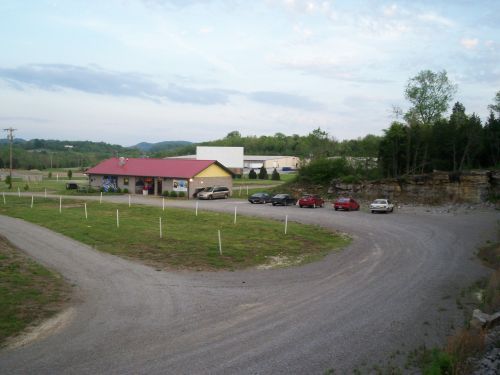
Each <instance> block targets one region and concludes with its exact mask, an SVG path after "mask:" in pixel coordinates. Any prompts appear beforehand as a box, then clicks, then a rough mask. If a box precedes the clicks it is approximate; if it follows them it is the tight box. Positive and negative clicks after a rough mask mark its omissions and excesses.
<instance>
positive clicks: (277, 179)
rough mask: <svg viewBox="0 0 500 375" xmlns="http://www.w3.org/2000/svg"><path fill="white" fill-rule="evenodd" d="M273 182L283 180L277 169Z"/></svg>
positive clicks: (272, 178)
mask: <svg viewBox="0 0 500 375" xmlns="http://www.w3.org/2000/svg"><path fill="white" fill-rule="evenodd" d="M271 180H274V181H279V180H281V176H280V174H279V173H278V171H277V170H276V168H274V171H273V174H272V175H271Z"/></svg>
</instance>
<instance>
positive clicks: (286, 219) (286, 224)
mask: <svg viewBox="0 0 500 375" xmlns="http://www.w3.org/2000/svg"><path fill="white" fill-rule="evenodd" d="M287 229H288V215H286V216H285V234H286V231H287Z"/></svg>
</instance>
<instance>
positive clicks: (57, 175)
mask: <svg viewBox="0 0 500 375" xmlns="http://www.w3.org/2000/svg"><path fill="white" fill-rule="evenodd" d="M56 178H57V181H59V173H56Z"/></svg>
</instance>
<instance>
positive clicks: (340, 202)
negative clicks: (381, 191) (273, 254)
mask: <svg viewBox="0 0 500 375" xmlns="http://www.w3.org/2000/svg"><path fill="white" fill-rule="evenodd" d="M248 201H249V202H250V203H252V204H255V203H261V204H266V203H271V204H272V205H273V206H277V205H280V206H288V205H290V204H292V205H293V204H297V205H298V206H299V207H300V208H303V207H312V208H316V207H323V206H324V205H325V201H324V200H323V198H321V197H320V196H319V195H315V194H305V195H303V196H302V197H301V198H300V199H299V200H298V201H297V200H296V199H294V198H293V197H292V196H291V195H290V194H276V195H274V196H271V195H270V194H268V193H263V192H262V193H255V194H252V195H251V196H250V197H248ZM332 207H333V209H334V210H335V211H338V210H343V211H358V210H359V209H360V207H361V206H360V204H359V203H358V202H357V201H356V200H354V199H353V198H350V197H340V198H338V199H336V200H335V201H334V202H333V203H332ZM370 211H371V213H375V212H386V213H388V212H393V211H394V204H393V203H392V202H391V201H390V200H389V199H375V200H374V201H373V202H372V203H371V204H370Z"/></svg>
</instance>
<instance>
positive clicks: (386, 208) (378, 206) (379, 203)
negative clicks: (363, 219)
mask: <svg viewBox="0 0 500 375" xmlns="http://www.w3.org/2000/svg"><path fill="white" fill-rule="evenodd" d="M370 211H371V212H372V214H374V213H375V212H392V211H394V205H393V204H392V203H391V201H390V200H389V199H375V200H374V201H373V202H372V203H371V204H370Z"/></svg>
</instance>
